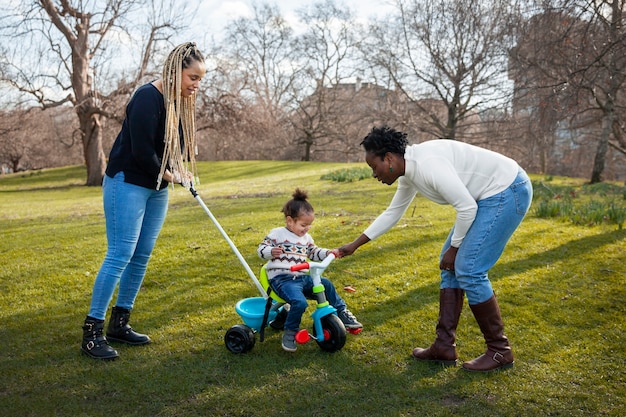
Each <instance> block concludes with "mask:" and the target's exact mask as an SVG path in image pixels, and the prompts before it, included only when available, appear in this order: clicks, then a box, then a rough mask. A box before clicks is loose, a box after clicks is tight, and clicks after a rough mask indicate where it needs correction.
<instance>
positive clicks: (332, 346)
mask: <svg viewBox="0 0 626 417" xmlns="http://www.w3.org/2000/svg"><path fill="white" fill-rule="evenodd" d="M321 321H322V329H323V330H324V335H325V336H326V337H325V338H324V341H323V342H320V341H317V344H318V345H319V347H320V348H321V349H322V350H325V351H326V352H337V351H338V350H340V349H341V348H342V347H343V345H345V344H346V328H345V326H344V325H343V323H342V322H341V320H340V319H339V317H337V316H336V315H334V314H329V315H327V316H324V317H322V318H321ZM313 332H315V328H314V329H313ZM316 340H317V339H316Z"/></svg>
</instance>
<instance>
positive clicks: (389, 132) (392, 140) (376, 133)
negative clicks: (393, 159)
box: [361, 126, 409, 158]
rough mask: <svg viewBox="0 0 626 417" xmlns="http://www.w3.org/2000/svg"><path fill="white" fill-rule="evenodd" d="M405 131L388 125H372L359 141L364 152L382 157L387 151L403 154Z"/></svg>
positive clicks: (406, 141)
mask: <svg viewBox="0 0 626 417" xmlns="http://www.w3.org/2000/svg"><path fill="white" fill-rule="evenodd" d="M408 143H409V141H408V140H407V139H406V133H403V132H399V131H397V130H395V129H393V128H391V127H388V126H381V127H373V128H372V130H371V131H370V133H368V134H367V136H365V138H364V139H363V141H361V146H363V148H365V151H366V152H371V153H373V154H374V155H376V156H378V157H380V158H383V157H384V156H385V154H386V153H387V152H390V153H395V154H398V155H402V156H404V151H405V149H406V145H408Z"/></svg>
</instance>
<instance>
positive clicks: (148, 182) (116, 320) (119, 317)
mask: <svg viewBox="0 0 626 417" xmlns="http://www.w3.org/2000/svg"><path fill="white" fill-rule="evenodd" d="M205 73H206V67H205V64H204V57H203V56H202V54H201V53H200V51H199V50H198V49H197V47H196V45H195V43H192V42H188V43H184V44H182V45H179V46H177V47H176V48H174V50H173V51H172V52H170V54H169V56H168V57H167V60H166V62H165V65H164V68H163V73H162V77H161V78H160V79H158V80H156V81H152V82H150V83H148V84H145V85H142V86H141V87H139V88H138V89H137V91H136V92H135V93H134V94H133V97H132V98H131V100H130V102H129V103H128V105H127V107H126V118H125V119H124V123H123V124H122V129H121V131H120V133H119V135H118V136H117V139H116V140H115V143H114V144H113V147H112V149H111V154H110V155H109V163H108V165H107V169H106V175H105V176H104V181H103V184H102V190H103V202H104V214H105V218H106V233H107V243H108V248H107V253H106V256H105V258H104V262H103V263H102V266H101V267H100V271H99V272H98V275H97V276H96V280H95V283H94V286H93V294H92V298H91V307H90V309H89V314H88V315H87V317H86V319H85V323H84V325H83V341H82V345H81V350H82V352H84V353H85V354H87V356H89V357H91V358H94V359H115V358H117V357H118V353H117V351H116V350H115V349H113V348H112V347H111V346H110V345H109V343H108V341H115V342H120V343H126V344H128V345H144V344H147V343H150V338H149V337H148V336H147V335H144V334H140V333H137V332H135V331H134V330H133V329H132V328H131V327H130V326H129V324H128V321H129V318H130V311H131V309H132V308H133V305H134V303H135V298H136V297H137V293H138V292H139V288H140V287H141V284H142V282H143V278H144V275H145V272H146V268H147V265H148V260H149V259H150V256H151V254H152V249H153V248H154V245H155V243H156V240H157V237H158V235H159V232H160V231H161V227H162V226H163V222H164V220H165V215H166V213H167V202H168V184H169V183H172V184H174V183H176V184H182V185H183V186H185V187H187V188H188V187H189V186H190V185H191V182H192V180H193V179H194V176H195V174H196V171H195V158H194V155H195V152H196V145H195V140H194V130H195V127H194V116H195V98H196V91H197V90H198V88H199V86H200V80H202V78H203V77H204V75H205ZM181 132H182V136H181V134H180V133H181ZM118 283H119V289H118V295H117V300H116V303H115V306H114V307H113V309H112V312H111V318H110V320H109V324H108V327H107V330H106V337H105V336H104V334H103V330H104V319H105V315H106V311H107V309H108V306H109V303H110V302H111V299H112V298H113V293H114V291H115V288H116V287H117V285H118ZM107 339H108V340H107Z"/></svg>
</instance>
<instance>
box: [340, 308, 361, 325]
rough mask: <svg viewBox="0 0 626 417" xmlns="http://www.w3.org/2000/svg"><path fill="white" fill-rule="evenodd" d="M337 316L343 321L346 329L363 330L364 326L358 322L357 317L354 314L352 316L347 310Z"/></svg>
mask: <svg viewBox="0 0 626 417" xmlns="http://www.w3.org/2000/svg"><path fill="white" fill-rule="evenodd" d="M337 315H338V316H339V318H340V319H341V322H342V323H343V325H344V326H345V327H346V329H348V330H356V329H362V328H363V325H362V324H361V323H359V322H358V321H357V319H356V317H354V314H352V313H351V312H350V310H348V309H347V308H346V309H345V310H342V311H338V312H337Z"/></svg>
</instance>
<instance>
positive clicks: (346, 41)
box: [291, 0, 362, 161]
mask: <svg viewBox="0 0 626 417" xmlns="http://www.w3.org/2000/svg"><path fill="white" fill-rule="evenodd" d="M299 17H300V21H301V22H302V23H303V25H304V26H305V27H306V28H307V29H306V31H305V32H304V33H303V34H302V35H300V36H299V38H298V42H297V45H298V54H297V55H298V56H299V57H300V62H301V67H302V69H303V71H302V72H301V73H300V75H302V77H301V78H300V83H299V84H294V87H296V88H295V89H294V90H293V98H294V102H296V103H298V105H297V106H296V107H295V112H294V115H293V116H292V119H291V120H292V123H293V126H294V130H295V133H296V135H297V143H298V145H300V146H301V147H303V151H302V155H301V159H302V160H305V161H309V160H311V159H312V151H313V149H315V151H316V152H318V153H320V154H326V155H328V156H331V155H333V154H334V155H337V154H345V153H349V152H350V151H351V150H354V146H351V143H354V137H352V138H351V137H350V132H349V131H348V130H347V128H348V127H350V126H356V125H358V124H359V121H360V120H359V119H360V118H361V117H362V112H358V111H357V107H358V106H356V105H355V104H356V103H355V102H354V101H355V97H356V94H357V93H358V90H359V87H360V85H361V84H360V80H358V82H355V80H357V79H358V78H359V74H360V70H359V69H357V68H356V64H357V61H356V59H357V57H356V52H357V51H358V46H359V40H358V37H357V34H358V30H359V27H358V26H357V25H355V24H354V14H353V12H352V11H351V10H350V9H347V8H345V7H342V6H338V5H337V4H336V3H335V2H334V1H333V0H327V1H325V2H317V3H314V4H313V5H311V6H309V7H306V8H303V9H301V10H300V12H299ZM350 79H351V80H352V82H351V83H349V82H346V81H348V80H350ZM350 139H352V140H350ZM327 158H328V157H327Z"/></svg>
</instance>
